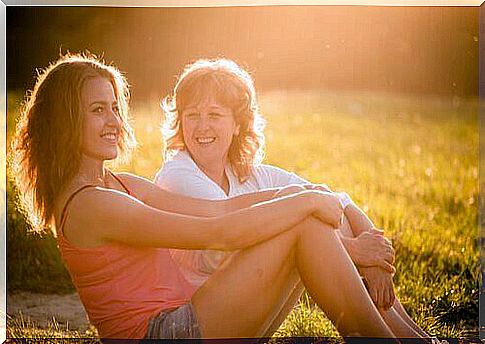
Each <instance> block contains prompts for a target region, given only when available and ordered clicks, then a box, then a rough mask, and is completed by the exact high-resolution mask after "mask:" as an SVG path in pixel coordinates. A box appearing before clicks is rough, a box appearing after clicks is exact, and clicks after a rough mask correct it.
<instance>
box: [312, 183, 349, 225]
mask: <svg viewBox="0 0 485 344" xmlns="http://www.w3.org/2000/svg"><path fill="white" fill-rule="evenodd" d="M309 193H310V194H311V195H312V201H313V204H314V209H316V210H315V212H314V213H313V215H314V216H315V217H316V218H318V219H319V220H321V221H323V222H325V223H328V224H329V225H331V226H332V227H333V228H335V229H338V228H339V227H340V225H341V223H342V218H343V214H344V212H343V209H342V206H341V205H340V202H339V200H338V198H337V196H335V195H334V194H332V193H329V192H322V191H318V190H314V191H311V192H309Z"/></svg>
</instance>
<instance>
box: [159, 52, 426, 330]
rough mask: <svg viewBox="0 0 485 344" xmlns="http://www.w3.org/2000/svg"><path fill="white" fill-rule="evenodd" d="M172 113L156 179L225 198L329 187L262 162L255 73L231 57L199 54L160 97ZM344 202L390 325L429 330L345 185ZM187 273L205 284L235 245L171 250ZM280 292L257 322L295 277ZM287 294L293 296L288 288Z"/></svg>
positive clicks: (350, 238)
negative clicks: (409, 309)
mask: <svg viewBox="0 0 485 344" xmlns="http://www.w3.org/2000/svg"><path fill="white" fill-rule="evenodd" d="M162 107H163V110H164V112H165V114H166V116H167V119H168V121H167V125H166V127H165V131H164V135H165V138H166V140H167V162H166V163H165V164H164V166H163V167H162V168H161V169H160V171H159V172H158V173H157V175H156V178H155V183H156V184H158V185H159V186H161V187H162V188H164V189H166V190H169V191H172V192H176V193H179V194H183V195H186V196H191V197H196V198H202V199H227V198H230V197H234V196H237V195H241V194H245V193H248V192H255V191H258V190H264V189H267V188H274V187H282V186H288V185H291V184H298V185H302V187H304V188H306V189H320V190H325V191H329V189H328V188H327V187H326V186H324V185H312V184H310V183H309V182H308V181H306V180H305V179H303V178H301V177H299V176H297V175H295V174H294V173H290V172H287V171H284V170H282V169H280V168H277V167H274V166H269V165H263V164H260V163H261V160H262V156H263V151H262V149H263V144H264V136H263V133H262V129H263V127H264V125H263V120H262V117H261V115H260V113H259V108H258V103H257V100H256V92H255V89H254V85H253V81H252V78H251V76H250V75H249V74H248V73H247V72H246V71H245V70H243V69H242V68H240V67H239V66H238V65H237V64H236V63H234V62H233V61H231V60H226V59H217V60H199V61H196V62H195V63H193V64H191V65H188V66H187V67H186V68H185V70H184V71H183V72H182V74H181V75H180V77H179V79H178V82H177V84H176V86H175V88H174V91H173V94H172V95H171V96H168V97H166V98H165V99H164V101H163V102H162ZM336 196H338V197H339V199H340V201H341V202H342V204H343V205H344V206H345V217H346V219H345V220H346V221H345V222H344V225H343V226H342V227H341V234H343V235H341V241H342V243H343V244H344V246H345V248H346V250H347V251H348V253H349V254H350V257H351V258H352V260H353V261H354V263H355V264H356V265H357V267H358V268H359V270H360V272H361V274H362V276H363V277H364V278H365V281H366V283H367V286H368V289H369V292H370V295H371V296H372V299H373V301H374V302H375V304H376V305H377V306H378V308H379V309H380V312H381V314H382V316H383V317H384V319H385V320H386V322H387V324H388V325H389V326H390V327H391V329H392V330H393V331H394V332H395V333H396V334H398V335H399V336H402V337H411V336H413V337H414V336H427V335H426V333H425V332H424V331H422V330H421V329H420V328H419V327H418V326H417V325H416V324H415V323H414V321H412V319H411V318H410V317H409V316H408V315H407V313H406V312H405V310H404V308H403V307H402V306H401V304H400V302H399V301H398V300H395V296H394V291H393V285H392V274H393V273H394V268H393V266H392V263H393V260H394V250H393V248H392V246H391V244H390V242H389V241H388V240H387V239H386V238H384V237H383V235H382V234H383V233H382V231H379V230H377V229H375V228H374V226H373V224H372V222H371V221H370V220H369V218H368V217H367V216H366V215H365V214H364V213H363V212H362V211H361V210H360V209H359V208H358V207H356V206H355V205H354V204H353V202H352V201H351V199H350V197H349V196H348V195H347V194H346V193H336ZM171 254H172V257H173V258H174V259H175V261H176V262H177V263H178V265H179V266H180V268H181V271H182V272H183V274H184V276H185V277H186V278H187V279H188V280H189V281H190V282H191V283H192V284H193V285H196V286H200V285H203V284H204V282H205V281H206V280H207V278H209V276H211V274H212V273H214V271H217V270H218V269H219V267H220V266H221V263H222V262H223V261H224V260H227V258H228V257H229V256H230V255H231V253H224V252H217V251H184V250H171ZM289 288H290V290H288V292H287V293H284V295H282V298H284V302H283V303H284V307H283V308H282V309H281V308H275V309H273V316H272V318H271V319H269V320H268V322H267V323H265V324H264V326H263V327H262V328H260V330H259V334H263V333H264V334H266V335H268V334H271V333H272V332H273V331H274V330H276V329H277V327H278V326H279V324H280V323H281V321H282V320H283V319H284V316H285V315H286V313H287V312H288V308H289V307H291V306H292V305H293V304H294V302H295V301H296V300H297V298H298V296H299V295H300V294H301V291H302V287H301V284H299V280H298V279H296V280H295V281H294V282H293V284H292V285H291V286H290V287H289ZM288 294H289V295H290V296H289V297H288V296H287V295H288Z"/></svg>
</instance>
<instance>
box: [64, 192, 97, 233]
mask: <svg viewBox="0 0 485 344" xmlns="http://www.w3.org/2000/svg"><path fill="white" fill-rule="evenodd" d="M95 187H96V185H90V184H88V185H84V186H81V187H80V188H79V189H77V190H76V191H74V192H73V193H72V194H71V196H69V198H68V199H67V201H66V203H65V204H64V208H63V209H62V213H61V220H60V223H59V233H61V234H62V235H63V234H64V232H63V230H62V229H63V227H64V222H66V215H67V207H68V206H69V204H70V203H71V201H72V200H73V199H74V197H75V196H76V195H77V194H79V193H80V192H81V191H83V190H85V189H87V188H95Z"/></svg>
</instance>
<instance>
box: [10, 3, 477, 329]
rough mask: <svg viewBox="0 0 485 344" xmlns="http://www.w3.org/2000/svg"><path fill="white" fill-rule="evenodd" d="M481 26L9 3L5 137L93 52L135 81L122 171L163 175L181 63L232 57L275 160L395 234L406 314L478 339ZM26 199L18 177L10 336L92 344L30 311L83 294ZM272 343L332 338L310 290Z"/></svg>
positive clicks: (373, 13) (410, 10)
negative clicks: (169, 109) (47, 84)
mask: <svg viewBox="0 0 485 344" xmlns="http://www.w3.org/2000/svg"><path fill="white" fill-rule="evenodd" d="M478 19H479V8H478V7H399V6H396V7H376V6H259V7H217V8H114V7H12V6H9V7H7V91H8V92H7V103H8V104H7V141H8V140H10V138H11V136H12V134H13V132H14V129H15V120H16V117H17V114H18V109H19V106H20V105H21V103H22V101H23V99H24V94H25V92H26V91H27V90H28V89H30V88H31V87H32V86H33V84H34V78H35V76H36V75H37V70H38V69H39V68H44V67H46V66H47V65H48V64H49V62H51V61H54V60H55V59H56V58H57V57H58V56H59V54H60V53H66V52H67V51H70V52H82V51H86V50H88V51H90V52H91V53H95V54H97V55H99V56H104V59H105V60H106V62H112V63H114V64H115V65H116V66H117V67H119V68H120V69H121V70H122V71H123V72H124V73H125V74H126V76H127V78H128V81H129V82H130V84H131V86H132V96H133V97H132V106H131V108H132V112H131V114H132V117H133V124H134V127H135V132H136V136H137V138H138V141H139V148H138V150H137V151H136V153H135V155H134V158H133V159H132V161H131V162H130V163H127V164H126V165H123V166H118V167H116V169H118V170H127V171H130V172H133V173H137V174H140V175H143V176H145V177H147V178H153V176H154V174H155V173H156V172H157V170H158V169H159V168H160V166H161V165H162V164H163V142H162V139H161V134H160V131H159V127H160V125H161V123H162V122H163V116H162V114H161V111H160V109H159V106H158V104H159V102H160V100H161V99H162V98H163V97H164V96H165V95H167V94H168V93H169V92H170V91H171V89H172V88H173V86H174V84H175V81H176V77H177V75H178V74H179V73H180V72H181V71H182V69H183V66H184V65H185V64H187V63H189V62H193V61H195V60H196V59H198V58H202V57H205V58H213V57H226V58H230V59H234V60H235V61H236V62H238V63H239V64H241V65H242V66H243V67H245V68H246V69H247V70H249V71H250V73H251V74H252V75H253V77H254V79H255V84H256V89H257V91H258V97H259V102H260V106H261V109H262V112H263V114H264V115H265V118H266V119H267V122H268V123H267V129H266V131H265V133H266V138H267V147H266V160H265V162H267V163H271V164H275V165H278V166H280V167H282V168H285V169H288V170H290V171H294V172H296V173H298V174H300V175H301V176H303V177H305V178H307V179H309V180H311V181H312V182H325V183H327V184H328V185H330V187H332V188H333V189H335V190H345V191H347V192H348V193H349V194H350V195H351V196H352V198H353V199H354V200H355V201H356V203H357V204H359V205H360V206H361V207H362V208H363V209H364V211H366V212H367V214H368V215H369V216H370V217H371V218H372V219H373V220H374V222H375V223H376V226H378V227H380V228H383V229H385V231H386V235H387V236H389V237H390V238H392V240H393V244H394V246H395V248H396V251H397V261H396V267H397V269H398V274H396V276H395V278H394V281H395V285H396V293H397V294H398V295H399V297H400V299H401V301H402V302H403V304H404V306H405V307H406V309H407V310H408V312H409V313H410V314H411V316H412V317H413V318H414V319H416V321H417V322H418V323H419V324H420V326H422V327H423V328H424V329H425V330H426V331H428V332H429V333H431V334H434V335H438V336H444V337H463V336H467V337H476V336H477V334H478V290H479V274H480V271H479V264H478V261H479V250H478V244H477V221H478V211H477V204H478V143H479V135H478V103H477V97H478ZM15 192H16V191H15V189H14V187H13V185H12V183H10V182H8V184H7V193H8V208H7V247H8V250H7V261H8V265H7V276H8V280H7V289H8V291H9V297H8V307H7V312H8V313H9V318H8V319H9V324H8V333H7V334H8V336H10V337H15V336H19V337H29V336H34V337H35V336H40V337H42V336H49V337H55V336H68V337H73V336H81V337H82V336H96V333H95V330H93V329H92V328H88V327H82V326H80V327H76V326H74V327H73V326H71V327H68V329H66V327H65V325H66V322H67V320H66V319H65V318H63V314H61V313H56V314H54V315H55V317H56V319H57V320H56V321H57V322H56V323H54V325H53V324H52V323H51V324H50V325H48V326H47V325H46V326H47V327H46V326H44V325H39V324H38V323H31V322H26V321H25V316H22V314H28V309H33V307H34V306H33V305H34V304H35V300H31V301H29V302H30V303H29V302H27V303H21V301H22V299H24V300H25V299H28V297H27V296H26V294H22V292H31V293H32V292H35V293H44V294H55V295H59V294H67V295H71V293H72V292H73V287H72V284H71V282H70V278H69V276H68V274H67V272H66V271H65V269H64V267H63V264H62V262H61V261H60V258H59V255H58V253H57V250H56V243H55V239H54V237H53V236H52V235H51V234H43V235H38V234H34V233H28V232H27V229H28V226H27V225H26V224H25V221H24V219H23V216H22V214H21V213H20V212H19V211H18V209H17V207H16V196H15V195H16V193H15ZM28 295H30V296H29V297H30V298H33V299H37V300H40V299H41V298H40V297H38V296H34V297H32V296H31V294H28ZM35 295H38V294H35ZM29 300H30V299H29ZM42 300H44V299H43V298H42ZM37 303H38V302H37ZM44 303H45V302H44ZM57 308H58V309H60V308H61V307H57ZM14 310H15V311H14ZM19 310H20V312H23V313H19ZM19 314H20V315H19ZM52 315H53V314H50V313H41V317H43V318H44V320H45V318H47V319H51V318H52ZM71 323H72V322H71ZM59 324H60V325H62V326H60V325H59ZM63 326H64V327H63ZM73 330H76V331H79V332H76V333H73V332H72V331H73ZM69 331H71V332H69ZM66 332H67V334H66ZM276 335H281V336H288V335H292V336H317V335H318V336H335V335H336V331H335V329H334V328H333V326H332V325H331V324H330V323H329V321H328V320H327V319H326V318H325V317H324V315H323V313H322V312H320V311H319V310H318V309H316V308H315V306H314V304H313V302H312V301H311V299H310V298H309V297H308V296H307V295H305V296H304V297H303V298H302V300H300V303H299V305H298V306H297V307H296V308H295V310H294V311H293V312H292V313H291V314H290V316H289V317H288V319H287V320H286V321H285V323H284V324H283V325H282V327H281V328H280V330H279V331H278V332H277V334H276Z"/></svg>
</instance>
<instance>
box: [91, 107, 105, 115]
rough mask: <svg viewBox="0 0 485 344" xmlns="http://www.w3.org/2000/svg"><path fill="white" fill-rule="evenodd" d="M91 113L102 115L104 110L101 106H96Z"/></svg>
mask: <svg viewBox="0 0 485 344" xmlns="http://www.w3.org/2000/svg"><path fill="white" fill-rule="evenodd" d="M91 111H92V112H94V113H103V112H104V108H103V107H102V106H96V107H95V108H93V109H92V110H91Z"/></svg>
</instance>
